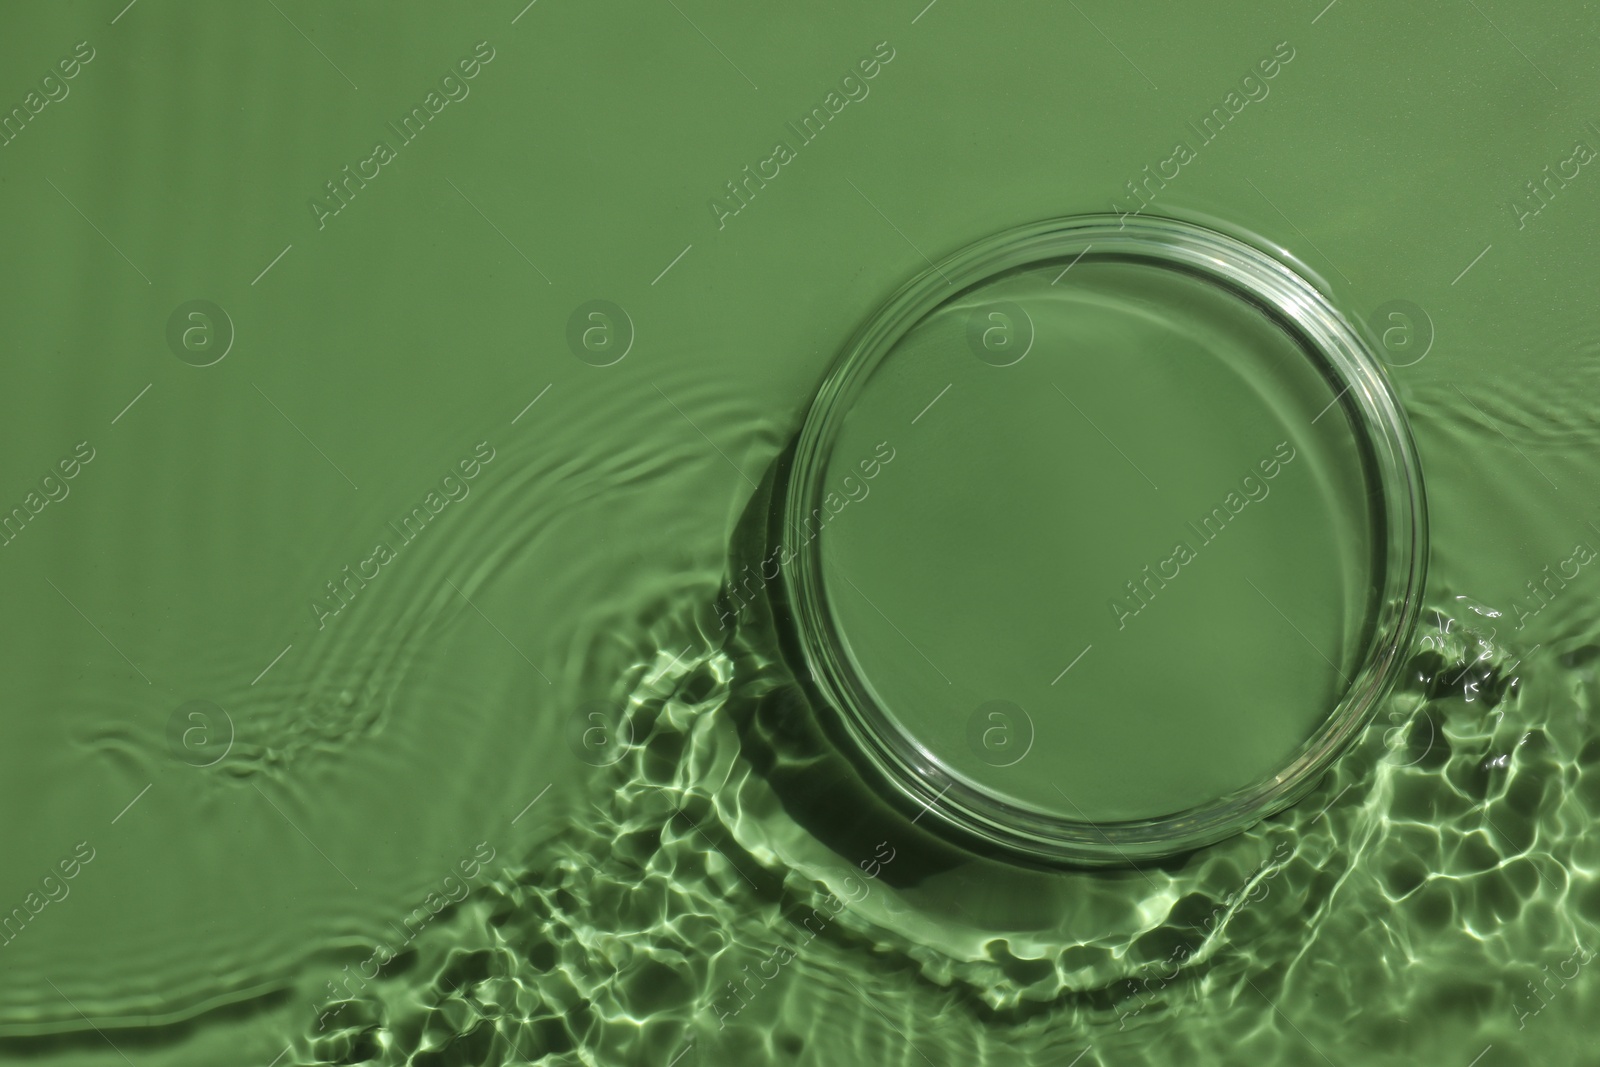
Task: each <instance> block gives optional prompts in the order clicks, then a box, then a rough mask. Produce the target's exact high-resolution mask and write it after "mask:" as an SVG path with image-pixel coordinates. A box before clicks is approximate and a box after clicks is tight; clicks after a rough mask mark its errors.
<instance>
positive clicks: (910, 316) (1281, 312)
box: [777, 215, 1428, 866]
mask: <svg viewBox="0 0 1600 1067" xmlns="http://www.w3.org/2000/svg"><path fill="white" fill-rule="evenodd" d="M1075 256H1076V257H1092V258H1094V259H1100V258H1103V257H1104V258H1118V259H1126V258H1130V257H1132V258H1137V259H1140V260H1143V261H1147V262H1150V263H1152V264H1155V265H1158V266H1165V267H1168V268H1173V269H1178V270H1181V271H1185V272H1188V273H1190V274H1193V275H1198V276H1200V277H1202V278H1203V279H1205V280H1208V281H1210V282H1212V283H1215V284H1218V285H1220V286H1221V287H1222V288H1223V289H1225V290H1226V291H1228V292H1229V293H1231V294H1232V295H1234V296H1236V297H1240V298H1243V299H1246V300H1248V301H1250V302H1251V303H1253V304H1255V305H1256V306H1257V307H1258V309H1260V310H1261V311H1262V312H1263V313H1265V314H1267V315H1268V316H1269V317H1271V318H1273V319H1274V320H1275V321H1277V322H1278V324H1279V325H1280V326H1282V327H1283V328H1285V329H1286V330H1288V331H1289V332H1290V334H1291V335H1292V336H1293V337H1294V339H1295V340H1296V341H1297V342H1298V346H1297V347H1299V348H1300V349H1301V350H1302V351H1303V352H1304V354H1305V355H1306V357H1307V358H1308V359H1310V360H1311V361H1312V362H1313V363H1314V364H1316V365H1317V366H1318V368H1319V369H1320V370H1322V371H1323V372H1324V373H1326V374H1328V375H1330V376H1331V378H1332V380H1333V381H1334V382H1335V383H1337V384H1336V385H1335V386H1334V387H1335V388H1336V389H1339V392H1338V395H1337V396H1336V397H1335V399H1334V403H1340V404H1342V405H1343V406H1344V410H1345V412H1346V413H1347V415H1348V416H1349V423H1350V425H1351V428H1352V432H1353V434H1354V435H1355V436H1356V437H1357V438H1358V442H1357V443H1358V444H1359V445H1360V446H1361V448H1362V451H1363V454H1364V456H1365V457H1366V458H1367V460H1368V462H1367V463H1366V466H1367V468H1368V469H1367V471H1366V472H1364V477H1365V478H1366V479H1367V480H1368V481H1369V482H1374V483H1375V484H1372V485H1369V490H1375V492H1374V494H1373V510H1374V531H1375V544H1374V553H1373V567H1374V569H1375V570H1376V569H1378V568H1381V571H1382V574H1381V578H1379V577H1378V576H1377V575H1376V574H1374V576H1373V578H1372V581H1371V585H1372V588H1373V589H1374V591H1375V593H1376V598H1375V601H1374V602H1373V605H1372V607H1371V608H1370V610H1369V612H1368V617H1367V619H1366V620H1365V622H1366V625H1365V628H1364V629H1365V633H1366V642H1365V647H1364V648H1363V650H1362V652H1361V658H1360V660H1359V665H1358V667H1357V668H1356V670H1355V671H1354V673H1352V674H1350V676H1349V679H1348V683H1347V685H1346V686H1345V688H1344V690H1343V693H1342V695H1341V696H1340V698H1339V700H1338V701H1337V703H1335V704H1334V706H1333V707H1332V708H1331V709H1330V710H1329V711H1328V712H1327V714H1326V715H1325V717H1324V718H1323V719H1322V720H1321V723H1320V725H1319V726H1318V727H1317V729H1315V730H1314V731H1313V732H1312V733H1311V734H1310V736H1308V737H1307V739H1306V740H1305V741H1304V742H1303V743H1302V744H1301V745H1300V746H1299V747H1298V748H1296V749H1295V750H1293V751H1292V752H1291V753H1289V755H1288V757H1287V758H1286V760H1285V761H1284V762H1283V763H1281V764H1280V765H1279V766H1278V768H1277V769H1276V770H1275V771H1273V772H1270V773H1268V774H1266V775H1264V776H1262V777H1260V778H1258V779H1256V780H1255V781H1254V782H1252V783H1250V784H1248V785H1245V786H1243V787H1240V788H1238V789H1235V790H1232V791H1230V792H1228V793H1225V794H1222V795H1219V796H1217V797H1215V798H1213V799H1211V800H1209V801H1207V802H1205V803H1203V804H1200V805H1196V806H1194V807H1191V808H1188V809H1185V810H1183V811H1178V812H1174V813H1171V814H1168V815H1161V816H1155V817H1151V818H1141V819H1134V820H1125V821H1104V822H1095V821H1089V820H1087V819H1084V820H1072V819H1064V818H1062V817H1060V816H1059V815H1057V814H1055V813H1052V812H1050V811H1048V810H1046V809H1044V808H1038V807H1034V806H1032V805H1028V804H1024V803H1021V802H1018V801H1016V800H1015V799H1012V798H1008V797H1005V796H1002V795H1000V794H998V793H996V792H994V791H992V790H990V789H988V788H986V787H985V786H984V785H983V784H982V783H980V782H977V781H975V780H973V779H971V778H970V777H969V776H967V775H965V774H963V773H962V772H961V771H959V770H958V769H956V768H955V767H953V766H950V765H948V764H946V763H945V762H944V761H941V760H940V759H939V758H938V757H937V756H935V755H934V754H933V753H932V752H931V751H929V750H928V748H927V747H926V746H925V745H923V744H922V743H921V742H919V741H918V740H917V738H916V737H915V736H913V735H912V734H911V733H910V732H909V731H908V730H906V729H905V728H904V727H902V726H901V725H899V724H898V723H896V722H895V721H894V720H893V719H892V718H891V717H890V715H889V714H888V712H887V711H886V710H885V709H884V708H883V707H882V706H880V705H879V703H878V701H877V700H876V699H875V698H874V697H873V695H872V690H871V687H870V685H869V684H868V683H867V680H866V679H865V678H864V677H863V676H862V674H861V672H860V671H859V670H858V669H857V667H856V665H855V663H854V661H853V659H852V657H851V655H850V653H849V651H848V648H847V647H846V645H845V642H844V639H843V637H842V635H841V634H840V633H839V632H838V629H837V627H836V626H835V624H834V623H833V615H832V612H831V611H830V609H829V604H828V590H827V584H826V582H825V580H824V575H823V556H822V544H823V540H822V538H821V537H818V538H815V539H812V540H808V541H806V542H804V543H803V544H802V545H801V546H800V547H799V549H798V550H797V551H796V552H795V554H794V557H795V558H794V560H793V563H794V566H792V567H785V568H782V570H783V572H784V575H785V577H784V578H783V579H782V580H783V581H784V582H785V583H786V584H787V585H788V587H789V588H788V594H789V595H788V600H789V603H790V606H791V609H792V619H793V624H794V626H795V628H796V630H797V637H798V645H799V648H800V651H801V654H802V656H803V658H804V662H805V666H806V668H807V669H808V673H809V674H810V676H811V680H812V682H813V684H814V685H815V687H816V690H817V692H818V694H819V695H820V696H821V697H822V699H823V702H824V704H825V705H827V706H828V708H829V710H830V711H831V712H832V713H833V714H834V716H835V718H836V721H837V723H838V725H840V726H842V727H843V729H844V732H845V734H846V735H847V738H848V740H849V741H850V742H851V743H852V749H853V751H852V752H850V753H847V755H850V756H857V755H859V756H860V757H861V758H862V759H864V760H865V763H866V765H867V769H868V770H869V771H871V772H873V773H875V775H876V776H877V777H879V778H880V779H881V780H882V781H883V782H884V783H886V784H887V785H888V786H889V787H890V791H891V793H892V794H894V795H895V798H896V799H898V800H900V801H903V802H904V803H905V805H906V806H907V808H908V810H915V811H919V812H922V813H924V814H927V815H929V816H930V817H932V818H934V819H936V820H937V821H938V822H939V823H940V824H942V825H943V826H944V827H945V828H946V829H948V830H950V831H953V832H954V833H955V835H956V836H957V837H959V838H963V839H966V840H968V841H970V842H972V843H976V844H980V845H983V846H986V847H988V848H991V849H992V848H998V849H999V850H1001V851H1002V852H1004V853H1006V854H1008V855H1010V856H1011V857H1013V858H1015V859H1018V860H1021V861H1024V862H1029V863H1035V864H1037V863H1043V864H1047V865H1051V864H1071V865H1090V866H1108V865H1121V864H1135V863H1137V862H1138V861H1140V860H1150V859H1156V858H1160V857H1163V856H1168V855H1172V854H1175V853H1180V852H1185V851H1190V850H1193V849H1195V848H1199V847H1202V846H1204V845H1208V844H1212V843H1214V842H1216V841H1220V840H1222V839H1224V838H1227V837H1231V836H1233V835H1234V834H1236V833H1239V832H1241V831H1243V830H1245V829H1247V828H1249V827H1250V826H1252V825H1254V824H1255V823H1256V822H1259V821H1260V820H1261V819H1264V818H1266V817H1267V816H1269V815H1272V814H1274V813H1275V812H1278V811H1281V810H1282V809H1284V808H1286V807H1288V806H1289V805H1291V804H1293V803H1294V802H1296V801H1297V800H1299V799H1301V798H1302V797H1303V796H1304V795H1305V794H1306V793H1307V792H1309V791H1310V790H1311V789H1312V788H1313V787H1314V786H1315V785H1316V783H1317V781H1318V779H1319V778H1320V777H1321V775H1322V773H1323V772H1324V771H1326V770H1327V769H1328V767H1329V766H1330V765H1331V764H1332V763H1333V762H1334V760H1336V759H1337V758H1338V757H1339V756H1340V754H1341V753H1343V752H1344V751H1345V749H1346V748H1347V747H1348V746H1349V744H1350V743H1351V742H1352V741H1353V740H1354V739H1355V737H1356V736H1357V735H1358V734H1359V733H1360V732H1361V730H1362V729H1363V728H1364V727H1365V726H1366V724H1367V723H1368V722H1369V721H1370V720H1371V718H1372V716H1373V715H1374V714H1375V713H1376V711H1377V709H1378V705H1379V703H1380V702H1381V701H1382V699H1383V697H1384V696H1385V694H1386V693H1387V692H1388V690H1389V688H1390V687H1391V686H1392V684H1393V682H1394V681H1395V679H1396V677H1397V676H1398V674H1399V672H1400V670H1401V668H1402V665H1403V653H1404V651H1405V649H1406V648H1407V647H1408V646H1409V642H1410V636H1411V632H1412V630H1413V628H1414V626H1415V624H1416V621H1417V617H1418V615H1419V614H1420V608H1421V600H1422V590H1423V585H1424V582H1425V579H1426V572H1427V555H1428V536H1427V506H1426V498H1425V493H1424V489H1423V481H1422V471H1421V468H1420V465H1419V462H1418V458H1417V453H1416V446H1415V443H1414V441H1413V439H1412V436H1411V430H1410V427H1409V425H1408V423H1407V420H1406V416H1405V412H1404V410H1403V408H1402V407H1401V405H1400V403H1399V400H1398V398H1397V397H1396V395H1395V393H1394V391H1393V389H1392V387H1391V385H1390V383H1389V380H1388V376H1387V373H1386V372H1385V370H1384V368H1383V365H1382V362H1381V361H1380V359H1379V358H1378V357H1377V355H1376V354H1375V352H1374V350H1373V346H1372V345H1371V343H1370V342H1369V339H1368V338H1367V337H1366V335H1364V334H1363V332H1362V331H1361V330H1360V329H1358V328H1357V327H1356V326H1354V325H1352V324H1351V322H1350V321H1349V320H1347V319H1346V318H1345V317H1344V315H1342V314H1341V313H1340V311H1339V310H1338V308H1337V307H1336V306H1335V305H1334V303H1333V302H1332V300H1331V299H1329V298H1328V297H1327V296H1326V295H1324V294H1323V292H1322V291H1321V290H1319V289H1318V288H1317V287H1316V286H1314V285H1313V284H1312V283H1311V282H1309V281H1307V280H1306V278H1305V277H1304V276H1303V275H1302V274H1301V273H1299V272H1297V271H1296V270H1295V269H1294V268H1293V267H1292V266H1291V265H1290V264H1289V263H1288V262H1285V260H1287V259H1288V258H1289V257H1288V256H1287V254H1286V253H1284V254H1283V255H1282V258H1280V257H1279V256H1275V255H1272V254H1269V253H1268V252H1266V251H1263V250H1262V249H1260V248H1257V247H1256V246H1254V245H1252V244H1250V243H1247V242H1246V241H1243V240H1240V239H1238V238H1236V237H1233V236H1229V235H1227V234H1224V233H1221V232H1219V231H1217V230H1215V229H1211V228H1208V227H1205V226H1200V225H1197V224H1195V223H1191V222H1186V221H1183V220H1180V219H1174V218H1163V217H1157V216H1142V217H1139V218H1134V219H1129V218H1125V217H1122V216H1118V215H1074V216H1066V217H1061V218H1054V219H1047V220H1042V221H1039V222H1034V223H1030V224H1027V225H1023V226H1019V227H1016V228H1013V229H1010V230H1006V231H1003V232H1001V233H998V234H994V235H992V236H990V237H987V238H984V239H983V240H980V241H978V242H976V243H974V244H971V245H968V246H967V247H966V248H964V249H961V250H960V251H957V252H955V253H954V254H952V255H950V256H949V257H947V258H946V259H944V260H943V261H941V262H939V263H936V264H933V263H930V266H929V269H927V270H925V271H923V272H922V273H920V274H919V275H917V276H916V277H915V278H913V279H912V280H911V281H909V282H908V283H906V284H905V285H904V286H902V287H901V289H900V290H899V291H898V292H897V293H895V295H894V296H892V297H890V299H889V300H888V301H887V302H885V303H884V304H883V305H882V306H881V307H880V308H879V309H878V310H877V311H876V312H875V313H874V314H873V315H872V316H871V317H870V318H869V319H868V320H867V322H866V323H865V324H864V325H863V326H862V327H861V328H860V329H859V330H858V331H857V333H856V334H855V336H854V337H853V338H852V339H851V341H850V342H849V343H848V344H847V345H846V346H845V347H844V349H843V350H842V352H841V354H840V355H839V357H838V358H837V359H836V360H835V362H834V364H833V365H832V367H831V368H830V370H829V371H828V373H827V375H826V376H825V377H824V379H823V382H822V384H821V385H820V386H819V388H818V390H817V392H816V394H815V396H814V397H813V399H812V402H811V405H810V408H809V410H808V411H807V413H806V416H805V419H804V422H803V424H802V426H801V429H800V433H799V435H798V437H797V439H796V443H795V449H794V454H793V463H792V466H791V468H790V471H789V475H788V478H787V485H786V487H785V488H784V490H783V493H782V498H781V501H780V502H779V507H780V509H781V513H780V514H779V515H778V516H777V517H778V519H779V520H780V521H779V523H778V526H777V529H778V530H789V529H793V528H794V525H793V523H794V520H795V519H797V518H798V517H801V516H806V515H810V514H811V513H812V511H813V509H814V508H817V507H820V506H821V505H822V501H823V497H824V494H825V492H826V489H825V482H824V479H825V475H826V471H827V464H828V461H829V458H830V456H831V454H832V450H833V443H834V441H835V439H836V438H837V435H838V432H839V430H840V428H841V427H842V425H843V421H844V417H845V415H846V414H847V412H848V411H849V410H850V408H851V407H852V406H853V403H854V400H855V398H856V397H857V396H858V395H859V393H860V391H861V389H862V388H863V387H864V386H865V384H866V382H867V381H868V379H869V378H870V377H871V374H872V372H873V371H874V370H875V369H876V368H877V367H878V365H879V364H881V363H882V361H883V360H884V359H885V358H887V357H888V356H889V354H890V353H891V352H892V351H893V350H894V348H895V347H896V345H897V344H898V343H899V342H900V340H901V339H902V338H903V337H904V336H905V335H906V333H907V332H909V330H910V329H911V328H912V327H913V326H915V325H916V324H917V323H918V322H920V321H921V320H922V319H923V318H924V317H925V316H926V315H927V314H929V313H930V312H932V311H933V310H935V309H936V308H938V307H939V306H941V305H943V304H945V303H946V302H947V301H949V300H951V299H954V298H957V297H959V296H960V295H961V294H963V293H964V292H967V291H969V290H970V289H971V288H972V287H974V286H976V285H979V284H982V283H983V282H985V281H987V280H989V279H991V278H994V277H996V276H998V275H1000V274H1002V273H1004V272H1007V271H1011V270H1014V269H1017V268H1019V267H1025V266H1028V265H1030V264H1037V263H1043V262H1048V261H1057V262H1059V261H1061V260H1062V259H1065V258H1069V257H1075ZM1341 387H1342V388H1341ZM857 762H858V763H859V762H860V761H859V760H858V761H857ZM920 817H921V816H920V815H919V816H918V818H920Z"/></svg>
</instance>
